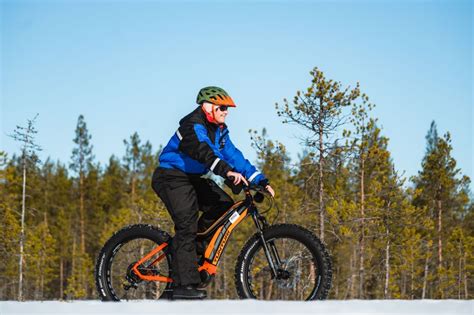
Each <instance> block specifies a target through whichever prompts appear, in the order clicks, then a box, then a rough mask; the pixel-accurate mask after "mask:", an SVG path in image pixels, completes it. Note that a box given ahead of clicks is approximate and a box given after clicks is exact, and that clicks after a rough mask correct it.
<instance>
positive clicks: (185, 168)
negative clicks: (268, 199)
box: [152, 86, 274, 299]
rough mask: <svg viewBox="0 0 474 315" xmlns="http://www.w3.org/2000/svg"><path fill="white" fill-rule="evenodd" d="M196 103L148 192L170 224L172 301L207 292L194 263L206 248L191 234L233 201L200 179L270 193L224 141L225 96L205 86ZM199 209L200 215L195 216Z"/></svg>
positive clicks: (260, 177) (229, 104) (227, 104)
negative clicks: (219, 179)
mask: <svg viewBox="0 0 474 315" xmlns="http://www.w3.org/2000/svg"><path fill="white" fill-rule="evenodd" d="M196 102H197V103H198V104H199V105H200V106H199V107H197V108H196V109H195V110H194V111H192V112H191V113H190V114H188V115H187V116H185V117H184V118H182V119H181V120H180V122H179V125H180V126H179V128H178V130H177V131H176V133H175V134H174V135H173V136H172V137H171V139H170V141H169V142H168V144H167V145H166V147H165V148H164V149H163V151H162V152H161V155H160V166H159V167H158V168H157V169H156V170H155V172H154V174H153V179H152V187H153V190H154V191H155V192H156V194H157V195H158V196H159V197H160V198H161V200H162V201H163V203H164V204H165V206H166V208H167V210H168V212H169V213H170V215H171V218H172V219H173V222H174V224H175V236H174V237H173V241H172V244H171V251H172V253H171V254H172V257H173V258H172V263H171V267H172V272H171V275H170V276H171V278H172V279H173V285H174V287H173V298H174V299H180V298H183V299H186V298H188V299H192V298H205V297H206V291H204V290H203V289H198V285H199V284H200V282H201V278H200V275H199V272H198V264H197V260H198V258H197V254H198V253H199V254H202V251H203V250H204V247H205V245H204V244H196V234H197V232H198V231H204V230H206V229H207V228H208V227H210V226H211V225H212V223H214V222H215V221H216V220H217V219H218V218H219V217H220V216H221V215H222V214H223V213H224V212H226V210H227V209H229V207H230V206H232V205H233V203H234V201H233V200H232V198H231V197H230V196H229V195H228V194H227V193H225V192H224V191H223V190H222V189H221V188H220V187H219V186H218V185H217V184H216V183H215V182H214V181H212V180H211V179H205V178H201V176H202V175H204V174H206V173H207V172H208V171H209V170H210V171H212V172H213V173H214V174H216V175H219V176H221V177H223V178H233V184H234V185H238V184H240V183H242V182H243V183H245V184H247V185H248V183H249V182H251V183H255V184H258V185H261V186H264V187H266V189H267V190H268V191H269V192H270V193H271V194H272V195H274V191H273V189H272V187H271V186H270V185H269V182H268V180H267V179H266V178H265V176H264V175H263V174H261V173H260V172H259V171H258V170H257V169H256V168H255V167H254V166H253V165H252V164H251V163H250V162H249V161H248V160H247V159H245V157H244V156H243V154H242V152H240V151H239V150H238V149H237V148H236V147H235V146H234V144H233V143H232V142H231V140H230V138H229V131H228V129H227V125H226V124H225V123H224V122H225V119H226V116H227V114H228V108H229V107H236V105H235V104H234V101H233V100H232V98H231V97H230V96H229V95H228V94H227V92H226V91H224V90H223V89H221V88H218V87H215V86H209V87H205V88H203V89H201V90H200V91H199V94H198V96H197V101H196ZM199 210H200V211H202V212H203V214H202V215H201V217H199V218H198V211H199ZM196 245H198V246H196ZM196 248H197V250H198V253H197V252H196Z"/></svg>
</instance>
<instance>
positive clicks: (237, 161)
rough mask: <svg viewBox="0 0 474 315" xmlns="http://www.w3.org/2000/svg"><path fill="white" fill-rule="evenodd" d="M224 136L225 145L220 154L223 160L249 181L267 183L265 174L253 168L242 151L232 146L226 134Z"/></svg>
mask: <svg viewBox="0 0 474 315" xmlns="http://www.w3.org/2000/svg"><path fill="white" fill-rule="evenodd" d="M226 137H227V139H225V146H224V149H223V150H222V155H223V156H224V158H225V160H226V161H228V162H230V163H231V164H232V165H234V170H235V171H237V172H239V173H240V174H242V175H244V176H245V178H247V180H248V181H249V182H253V183H256V184H259V183H261V182H262V181H263V182H264V183H265V184H267V183H268V180H267V179H266V178H265V176H264V175H263V174H262V173H260V172H259V171H258V170H257V169H256V168H255V166H253V165H252V163H250V162H249V160H247V159H246V158H245V157H244V155H243V154H242V152H240V150H239V149H237V148H236V147H235V146H234V144H233V143H232V141H231V140H230V137H229V135H228V134H227V135H226Z"/></svg>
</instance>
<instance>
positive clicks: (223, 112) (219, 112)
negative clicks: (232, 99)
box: [212, 105, 228, 124]
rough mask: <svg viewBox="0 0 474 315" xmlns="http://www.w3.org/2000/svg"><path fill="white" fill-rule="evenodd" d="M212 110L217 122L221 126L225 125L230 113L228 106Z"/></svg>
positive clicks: (215, 106)
mask: <svg viewBox="0 0 474 315" xmlns="http://www.w3.org/2000/svg"><path fill="white" fill-rule="evenodd" d="M212 110H213V111H214V117H215V119H216V121H217V122H218V123H219V124H223V123H224V122H225V118H226V116H227V113H228V106H224V105H214V106H213V109H212Z"/></svg>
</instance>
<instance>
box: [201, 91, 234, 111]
mask: <svg viewBox="0 0 474 315" xmlns="http://www.w3.org/2000/svg"><path fill="white" fill-rule="evenodd" d="M203 102H209V103H212V104H214V105H225V106H229V107H236V106H235V103H234V101H233V100H232V98H231V97H230V96H229V94H227V92H226V91H224V89H221V88H219V87H217V86H207V87H205V88H202V89H201V90H200V91H199V93H198V96H197V99H196V103H198V104H202V103H203Z"/></svg>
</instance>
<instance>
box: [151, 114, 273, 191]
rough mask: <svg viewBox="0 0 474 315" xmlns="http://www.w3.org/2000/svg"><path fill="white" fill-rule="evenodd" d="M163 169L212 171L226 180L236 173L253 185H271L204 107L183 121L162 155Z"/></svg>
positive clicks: (226, 130)
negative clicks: (207, 114)
mask: <svg viewBox="0 0 474 315" xmlns="http://www.w3.org/2000/svg"><path fill="white" fill-rule="evenodd" d="M160 167H163V168H168V169H178V170H181V171H182V172H184V173H187V174H205V173H207V172H208V171H209V170H210V171H212V172H213V173H214V174H216V175H219V176H221V177H223V178H226V174H227V172H228V171H234V172H238V173H241V174H242V175H243V176H245V178H246V179H247V180H248V181H249V182H253V183H256V184H261V185H265V184H267V183H268V180H267V179H266V178H265V176H264V175H263V174H261V173H260V172H259V171H258V170H257V169H256V168H255V167H254V166H253V165H252V164H251V163H250V162H249V161H248V160H247V159H245V157H244V156H243V154H242V152H240V151H239V149H237V148H236V147H235V146H234V144H233V143H232V141H230V137H229V130H228V129H227V126H226V125H225V124H224V125H223V126H222V127H220V126H218V125H216V124H212V123H210V122H209V121H207V119H206V115H205V114H204V112H203V111H202V109H201V107H197V108H196V110H194V111H193V112H191V113H190V114H188V115H187V116H185V117H184V118H183V119H181V120H180V122H179V128H178V130H177V131H176V133H175V134H174V135H173V136H172V137H171V139H170V141H169V142H168V144H167V145H166V147H165V148H164V149H163V151H162V152H161V155H160Z"/></svg>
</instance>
